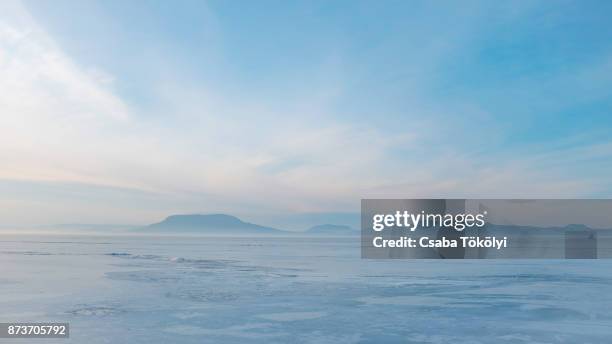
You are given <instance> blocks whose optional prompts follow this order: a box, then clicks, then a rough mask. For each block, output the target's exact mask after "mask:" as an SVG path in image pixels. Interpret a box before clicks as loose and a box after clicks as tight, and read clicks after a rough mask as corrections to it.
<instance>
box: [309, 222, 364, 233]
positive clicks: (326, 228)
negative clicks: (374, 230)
mask: <svg viewBox="0 0 612 344" xmlns="http://www.w3.org/2000/svg"><path fill="white" fill-rule="evenodd" d="M306 233H307V234H312V235H340V236H345V235H357V234H359V232H358V231H356V230H354V229H353V228H351V227H349V226H344V225H330V224H325V225H318V226H314V227H311V228H310V229H308V230H307V231H306Z"/></svg>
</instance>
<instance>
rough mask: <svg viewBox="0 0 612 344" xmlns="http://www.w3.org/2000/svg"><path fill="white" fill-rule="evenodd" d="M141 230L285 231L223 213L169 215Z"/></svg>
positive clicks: (176, 231)
mask: <svg viewBox="0 0 612 344" xmlns="http://www.w3.org/2000/svg"><path fill="white" fill-rule="evenodd" d="M143 230H145V231H148V232H156V233H183V234H184V233H190V234H218V235H245V234H248V235H260V234H285V233H287V232H285V231H282V230H280V229H276V228H271V227H265V226H260V225H256V224H253V223H249V222H244V221H242V220H240V219H239V218H237V217H235V216H231V215H225V214H210V215H201V214H192V215H171V216H168V217H167V218H166V219H165V220H163V221H161V222H159V223H155V224H152V225H149V226H146V227H144V228H143Z"/></svg>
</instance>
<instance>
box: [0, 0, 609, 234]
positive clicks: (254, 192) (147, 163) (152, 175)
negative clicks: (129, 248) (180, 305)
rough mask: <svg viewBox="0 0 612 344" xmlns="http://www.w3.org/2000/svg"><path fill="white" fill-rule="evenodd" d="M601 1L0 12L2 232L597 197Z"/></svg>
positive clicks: (32, 4)
mask: <svg viewBox="0 0 612 344" xmlns="http://www.w3.org/2000/svg"><path fill="white" fill-rule="evenodd" d="M609 13H612V3H611V2H609V1H555V2H550V1H512V2H493V1H461V2H458V1H448V2H444V1H436V2H431V1H390V0H386V1H176V2H174V1H173V2H171V1H129V2H126V1H112V0H110V1H76V0H72V1H67V0H56V1H25V2H20V1H13V0H8V1H2V2H0V167H1V168H0V224H4V225H37V224H50V223H128V224H143V223H151V222H155V221H158V220H160V219H161V218H163V217H165V216H166V215H169V214H176V213H216V212H223V213H230V214H235V215H239V216H241V217H244V218H246V219H256V220H258V221H264V222H265V221H266V220H267V219H271V218H274V217H275V216H281V215H287V214H304V213H321V212H324V213H342V212H357V211H358V210H359V202H360V199H362V198H446V197H453V198H479V197H480V198H609V197H612V179H611V178H610V175H612V135H610V132H611V131H612V130H611V129H612V114H611V113H610V112H611V110H612V23H611V22H610V20H609Z"/></svg>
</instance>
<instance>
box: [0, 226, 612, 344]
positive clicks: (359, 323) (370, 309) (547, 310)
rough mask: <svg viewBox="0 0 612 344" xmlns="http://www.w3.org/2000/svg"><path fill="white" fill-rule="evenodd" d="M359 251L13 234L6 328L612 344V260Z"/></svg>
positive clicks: (338, 245)
mask: <svg viewBox="0 0 612 344" xmlns="http://www.w3.org/2000/svg"><path fill="white" fill-rule="evenodd" d="M359 255H360V247H359V238H345V239H341V240H337V241H331V240H329V239H328V238H308V239H299V240H295V239H294V238H210V237H208V238H207V237H200V238H196V237H136V236H134V237H130V236H114V237H103V236H60V235H54V236H51V235H49V236H44V237H43V236H34V235H0V259H1V263H0V267H1V271H0V322H43V321H46V322H48V321H53V322H69V323H70V326H71V328H70V339H44V340H41V341H44V342H45V343H147V344H154V343H245V342H255V343H285V342H292V343H449V342H451V343H609V342H610V338H612V312H610V308H612V296H611V293H609V292H608V290H609V286H610V285H612V272H611V271H612V260H604V259H601V260H469V261H441V260H439V261H432V260H380V261H377V260H362V259H360V256H359ZM3 342H7V343H10V342H11V341H10V340H7V339H4V340H3ZM13 342H14V343H23V340H14V341H13Z"/></svg>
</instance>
